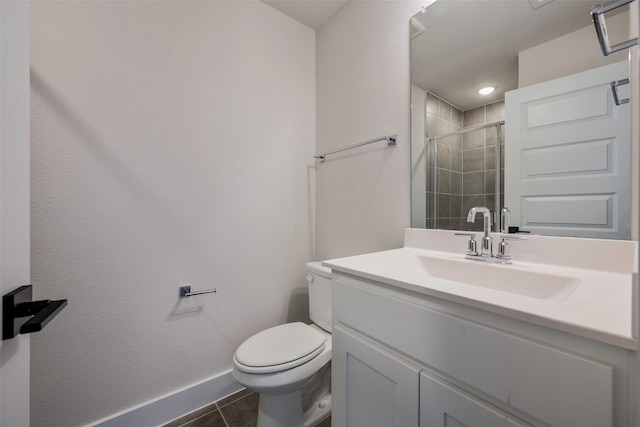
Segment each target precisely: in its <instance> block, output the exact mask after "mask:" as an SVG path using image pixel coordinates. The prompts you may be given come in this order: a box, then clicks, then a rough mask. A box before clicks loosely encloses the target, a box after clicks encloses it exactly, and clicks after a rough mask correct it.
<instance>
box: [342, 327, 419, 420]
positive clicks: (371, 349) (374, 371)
mask: <svg viewBox="0 0 640 427" xmlns="http://www.w3.org/2000/svg"><path fill="white" fill-rule="evenodd" d="M333 340H334V341H333V345H334V346H336V345H337V346H338V348H339V349H340V352H339V353H334V355H333V358H332V362H331V369H332V375H333V381H332V389H335V388H336V387H338V388H339V389H340V390H344V393H343V395H342V398H341V399H340V400H339V401H334V402H333V411H334V413H335V412H336V411H337V412H338V413H340V414H341V418H342V423H341V424H340V423H338V424H336V423H337V421H336V419H335V417H334V416H332V423H333V424H332V425H348V426H353V427H356V426H358V427H378V426H379V427H389V426H407V427H409V426H417V425H418V420H419V418H418V417H419V402H418V395H419V391H420V380H419V374H420V367H419V366H417V365H415V364H413V363H411V362H409V361H407V360H403V359H402V358H400V357H397V356H394V355H393V354H391V353H389V352H387V351H385V350H383V349H381V348H379V347H376V346H375V345H374V344H371V343H368V342H367V341H365V340H362V339H358V338H357V337H355V336H354V335H352V334H350V333H348V332H345V331H344V330H342V329H340V328H336V329H335V330H334V331H333Z"/></svg>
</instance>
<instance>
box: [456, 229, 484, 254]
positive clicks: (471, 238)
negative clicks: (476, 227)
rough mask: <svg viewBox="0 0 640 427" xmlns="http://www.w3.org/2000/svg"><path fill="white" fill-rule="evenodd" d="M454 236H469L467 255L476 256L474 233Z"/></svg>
mask: <svg viewBox="0 0 640 427" xmlns="http://www.w3.org/2000/svg"><path fill="white" fill-rule="evenodd" d="M455 235H456V236H469V242H468V243H467V255H473V256H477V255H478V245H477V242H476V235H475V233H455Z"/></svg>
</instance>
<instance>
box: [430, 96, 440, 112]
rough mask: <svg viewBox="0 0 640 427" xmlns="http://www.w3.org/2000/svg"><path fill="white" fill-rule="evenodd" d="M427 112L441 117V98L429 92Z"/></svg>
mask: <svg viewBox="0 0 640 427" xmlns="http://www.w3.org/2000/svg"><path fill="white" fill-rule="evenodd" d="M427 112H428V113H431V114H435V115H436V116H439V115H440V98H438V97H437V96H435V95H434V94H432V93H429V92H427Z"/></svg>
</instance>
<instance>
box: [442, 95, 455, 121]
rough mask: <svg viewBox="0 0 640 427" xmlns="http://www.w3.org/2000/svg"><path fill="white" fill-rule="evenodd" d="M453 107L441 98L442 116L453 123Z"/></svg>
mask: <svg viewBox="0 0 640 427" xmlns="http://www.w3.org/2000/svg"><path fill="white" fill-rule="evenodd" d="M452 115H453V107H452V106H451V104H449V103H448V102H445V101H443V100H440V117H442V118H443V119H444V120H446V121H447V122H449V123H451V122H452V121H453V117H452Z"/></svg>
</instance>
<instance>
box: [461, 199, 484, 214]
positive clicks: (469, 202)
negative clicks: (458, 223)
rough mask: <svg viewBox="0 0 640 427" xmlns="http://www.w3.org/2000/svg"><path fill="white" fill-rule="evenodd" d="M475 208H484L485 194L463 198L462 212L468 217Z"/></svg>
mask: <svg viewBox="0 0 640 427" xmlns="http://www.w3.org/2000/svg"><path fill="white" fill-rule="evenodd" d="M474 206H484V194H479V195H474V196H462V212H463V213H464V215H463V216H466V215H467V213H468V212H469V210H470V209H471V208H472V207H474Z"/></svg>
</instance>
